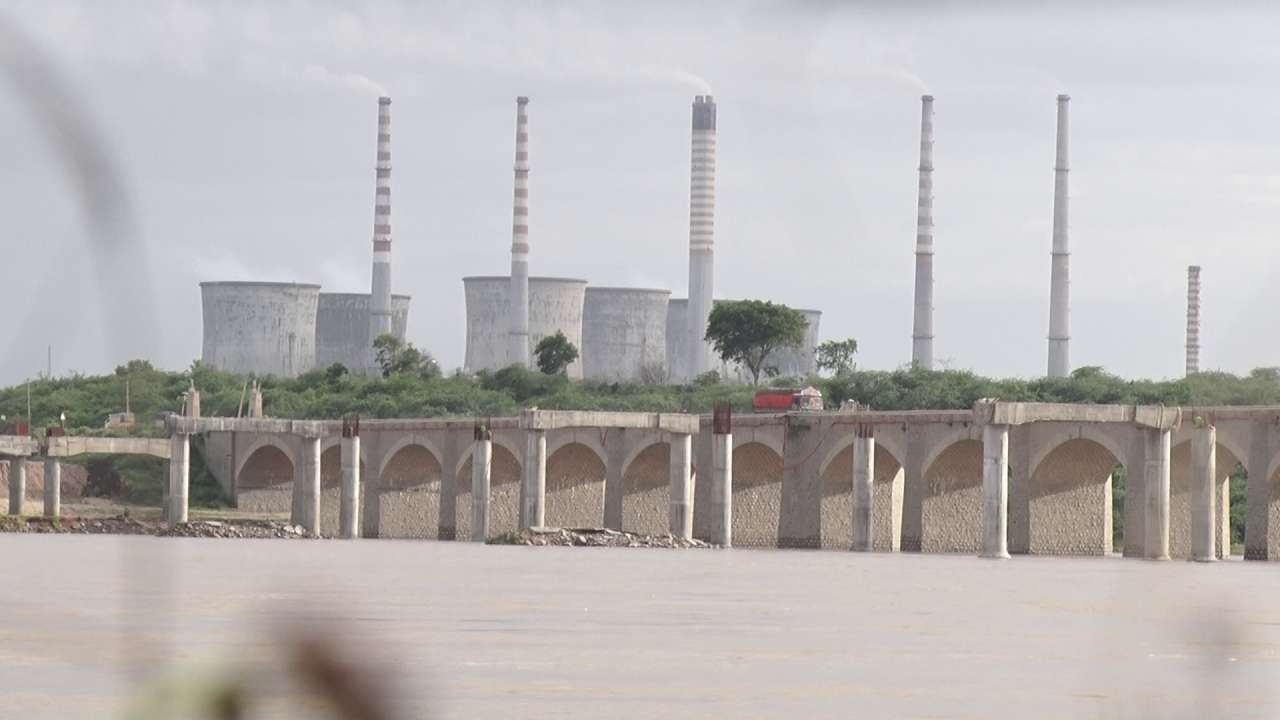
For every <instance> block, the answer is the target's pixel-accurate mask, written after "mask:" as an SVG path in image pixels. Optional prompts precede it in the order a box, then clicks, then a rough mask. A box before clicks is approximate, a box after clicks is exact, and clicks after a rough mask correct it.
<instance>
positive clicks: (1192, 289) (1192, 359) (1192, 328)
mask: <svg viewBox="0 0 1280 720" xmlns="http://www.w3.org/2000/svg"><path fill="white" fill-rule="evenodd" d="M1198 372H1200V266H1199V265H1190V266H1188V267H1187V375H1195V374H1196V373H1198Z"/></svg>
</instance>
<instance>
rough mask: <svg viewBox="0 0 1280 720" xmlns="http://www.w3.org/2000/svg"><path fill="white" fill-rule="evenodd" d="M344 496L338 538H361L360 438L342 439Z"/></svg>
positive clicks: (342, 496) (339, 514)
mask: <svg viewBox="0 0 1280 720" xmlns="http://www.w3.org/2000/svg"><path fill="white" fill-rule="evenodd" d="M340 452H341V453H342V494H341V498H340V500H339V501H338V536H339V537H342V538H345V539H348V540H352V539H355V538H358V537H360V436H359V435H355V434H352V435H351V436H350V437H346V436H344V437H343V438H342V445H341V449H340Z"/></svg>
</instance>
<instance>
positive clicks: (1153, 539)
mask: <svg viewBox="0 0 1280 720" xmlns="http://www.w3.org/2000/svg"><path fill="white" fill-rule="evenodd" d="M1144 435H1145V437H1144V442H1145V443H1146V446H1147V448H1146V450H1147V451H1146V462H1144V463H1143V473H1142V480H1143V485H1144V486H1145V488H1146V504H1145V510H1146V513H1145V514H1146V523H1145V524H1146V528H1145V529H1146V537H1145V542H1144V543H1143V544H1144V546H1145V548H1144V550H1145V553H1144V556H1145V557H1146V558H1147V559H1148V560H1168V559H1169V444H1170V443H1169V440H1170V433H1169V431H1168V430H1147V431H1145V433H1144Z"/></svg>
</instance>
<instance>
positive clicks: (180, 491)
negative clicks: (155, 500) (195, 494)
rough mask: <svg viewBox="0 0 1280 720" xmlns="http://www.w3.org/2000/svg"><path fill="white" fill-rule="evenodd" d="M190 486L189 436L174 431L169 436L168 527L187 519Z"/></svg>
mask: <svg viewBox="0 0 1280 720" xmlns="http://www.w3.org/2000/svg"><path fill="white" fill-rule="evenodd" d="M190 487H191V436H190V435H185V434H183V433H175V434H174V435H173V436H172V437H170V438H169V504H168V507H169V513H168V517H167V518H166V520H168V522H169V527H173V526H174V525H177V524H178V523H184V522H186V521H187V507H188V503H187V497H188V492H189V489H190Z"/></svg>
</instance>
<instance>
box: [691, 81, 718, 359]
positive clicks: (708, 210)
mask: <svg viewBox="0 0 1280 720" xmlns="http://www.w3.org/2000/svg"><path fill="white" fill-rule="evenodd" d="M690 160H691V162H690V165H691V167H690V183H689V306H688V308H689V309H688V313H689V316H688V332H689V340H688V343H689V345H688V347H689V364H688V370H689V378H688V379H690V380H692V379H693V378H696V377H697V376H699V375H701V374H702V373H704V372H707V371H708V370H710V369H711V368H712V358H711V344H710V343H708V342H707V341H706V340H705V339H704V338H705V336H706V332H707V318H709V317H710V316H711V304H712V298H713V297H714V296H715V290H714V281H715V224H716V102H715V100H714V99H713V98H712V97H711V96H710V95H698V96H697V97H695V98H694V99H693V142H692V153H691V159H690Z"/></svg>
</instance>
